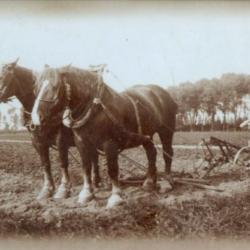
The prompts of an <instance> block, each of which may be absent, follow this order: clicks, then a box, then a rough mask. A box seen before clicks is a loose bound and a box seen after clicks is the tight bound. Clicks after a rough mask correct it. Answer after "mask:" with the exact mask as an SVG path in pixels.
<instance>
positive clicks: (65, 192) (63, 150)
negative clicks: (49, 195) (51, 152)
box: [54, 142, 71, 199]
mask: <svg viewBox="0 0 250 250" xmlns="http://www.w3.org/2000/svg"><path fill="white" fill-rule="evenodd" d="M58 150H59V159H60V169H61V183H60V185H59V187H58V189H57V192H56V193H55V195H54V198H55V199H63V198H67V197H69V196H70V191H71V182H70V178H69V171H68V150H69V148H68V146H67V144H66V143H63V142H62V143H60V144H58Z"/></svg>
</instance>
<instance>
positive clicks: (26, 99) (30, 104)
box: [16, 92, 36, 112]
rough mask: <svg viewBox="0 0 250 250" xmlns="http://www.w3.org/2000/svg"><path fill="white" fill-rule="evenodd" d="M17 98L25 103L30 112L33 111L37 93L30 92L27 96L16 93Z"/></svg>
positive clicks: (24, 105)
mask: <svg viewBox="0 0 250 250" xmlns="http://www.w3.org/2000/svg"><path fill="white" fill-rule="evenodd" d="M16 98H17V99H18V100H19V101H20V102H21V104H22V105H23V107H24V109H25V110H26V111H28V112H31V111H32V108H33V105H34V103H35V99H36V97H35V95H34V94H33V93H32V92H30V93H28V94H27V95H25V96H22V95H18V94H17V95H16Z"/></svg>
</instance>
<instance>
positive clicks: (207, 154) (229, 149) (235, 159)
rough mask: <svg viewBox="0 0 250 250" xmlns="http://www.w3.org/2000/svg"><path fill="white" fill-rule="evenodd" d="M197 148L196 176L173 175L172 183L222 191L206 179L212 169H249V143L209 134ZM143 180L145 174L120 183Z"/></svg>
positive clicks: (135, 163)
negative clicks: (229, 167)
mask: <svg viewBox="0 0 250 250" xmlns="http://www.w3.org/2000/svg"><path fill="white" fill-rule="evenodd" d="M199 149H200V150H201V151H202V159H201V160H202V163H201V164H199V169H197V171H198V176H197V177H173V178H172V183H173V184H174V185H175V184H181V185H189V186H193V187H197V188H201V189H207V190H213V191H217V192H222V191H223V190H222V189H220V188H217V187H215V186H212V185H210V180H209V179H208V177H209V175H210V173H211V172H212V171H213V170H215V169H220V168H221V167H222V166H226V165H230V166H231V167H233V168H237V167H240V168H242V169H243V170H249V169H250V145H247V146H244V147H241V146H239V145H235V144H233V143H231V142H228V141H226V140H222V139H219V138H217V137H214V136H211V137H210V138H208V139H204V138H202V139H201V142H200V143H199ZM120 155H121V157H123V158H125V159H126V160H128V161H130V162H131V163H132V164H134V165H136V166H138V167H139V168H140V169H141V170H145V171H146V167H145V166H143V165H142V164H140V163H138V162H136V161H134V160H133V159H131V158H129V157H128V156H126V155H125V154H120ZM204 164H206V167H205V170H204V169H202V167H203V165H204ZM200 170H203V171H200ZM131 173H132V172H130V174H131ZM164 178H165V177H164V173H158V179H160V180H164ZM144 180H145V175H143V176H129V177H127V178H123V179H121V184H122V185H124V186H127V185H134V186H135V185H141V184H142V183H143V181H144Z"/></svg>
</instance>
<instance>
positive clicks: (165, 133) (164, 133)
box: [158, 128, 174, 192]
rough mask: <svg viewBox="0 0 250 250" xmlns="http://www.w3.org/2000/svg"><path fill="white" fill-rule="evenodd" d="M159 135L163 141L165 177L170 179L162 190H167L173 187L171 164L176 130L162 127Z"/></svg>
mask: <svg viewBox="0 0 250 250" xmlns="http://www.w3.org/2000/svg"><path fill="white" fill-rule="evenodd" d="M158 134H159V137H160V140H161V143H162V151H163V159H164V162H165V179H166V180H167V181H168V183H167V182H166V183H165V185H164V187H161V189H162V192H166V191H168V190H171V189H172V186H173V179H172V177H171V165H172V159H173V147H172V142H173V134H174V132H173V131H171V130H170V129H165V128H164V129H162V130H161V131H159V133H158Z"/></svg>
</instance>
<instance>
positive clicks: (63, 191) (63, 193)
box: [54, 184, 70, 199]
mask: <svg viewBox="0 0 250 250" xmlns="http://www.w3.org/2000/svg"><path fill="white" fill-rule="evenodd" d="M69 196H70V188H68V187H66V186H65V185H62V184H61V185H60V186H59V188H58V190H57V192H56V193H55V195H54V199H65V198H68V197H69Z"/></svg>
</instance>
